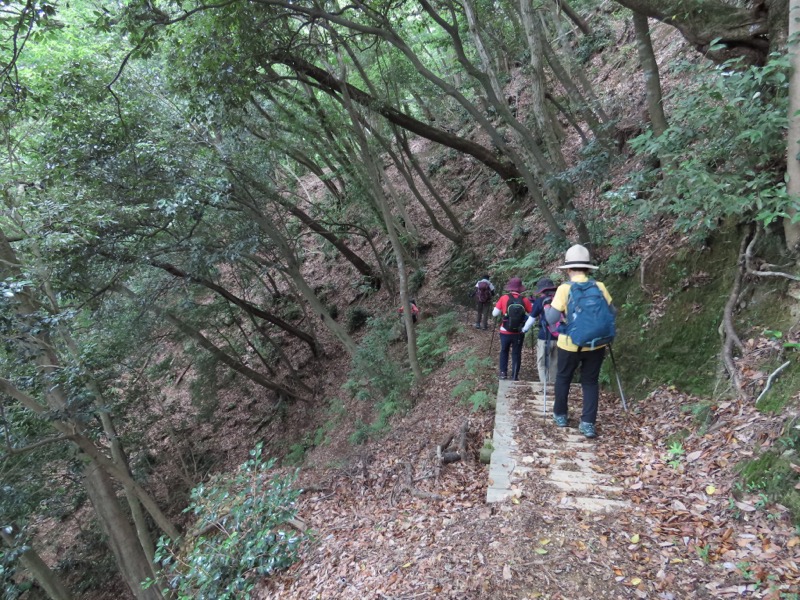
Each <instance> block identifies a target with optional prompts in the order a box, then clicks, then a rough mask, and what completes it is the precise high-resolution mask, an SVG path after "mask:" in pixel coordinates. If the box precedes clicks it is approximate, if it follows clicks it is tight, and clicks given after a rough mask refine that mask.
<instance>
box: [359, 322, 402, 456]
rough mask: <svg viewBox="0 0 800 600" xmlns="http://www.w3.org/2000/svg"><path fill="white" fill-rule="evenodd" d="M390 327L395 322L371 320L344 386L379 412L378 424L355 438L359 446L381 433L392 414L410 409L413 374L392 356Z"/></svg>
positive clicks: (376, 421) (362, 429) (369, 426)
mask: <svg viewBox="0 0 800 600" xmlns="http://www.w3.org/2000/svg"><path fill="white" fill-rule="evenodd" d="M391 324H392V320H391V319H388V318H372V319H369V320H368V322H367V332H366V334H365V335H364V337H363V339H362V340H361V343H360V344H359V346H358V349H357V350H356V353H355V355H353V361H352V364H351V368H350V373H349V377H348V379H347V381H346V382H345V384H344V389H345V390H346V391H348V392H349V393H350V394H352V396H353V397H354V398H356V399H358V400H364V401H370V402H373V403H374V405H375V407H376V409H377V410H378V418H377V419H376V420H375V422H374V423H372V424H370V425H368V426H364V427H362V428H361V431H360V432H359V433H358V435H357V436H355V438H353V440H355V441H356V443H362V442H364V441H366V438H368V437H369V435H370V434H371V433H377V432H379V431H382V430H383V429H384V428H385V427H386V425H387V424H388V419H389V418H390V417H391V416H392V414H394V413H395V412H397V411H399V410H404V409H406V408H408V407H409V406H410V401H409V399H408V392H409V390H410V388H411V382H412V374H411V372H410V370H409V369H408V368H407V367H405V366H404V365H403V364H402V363H401V361H398V360H396V359H395V357H393V356H391V355H390V353H389V350H390V347H391V345H390V338H391V335H392V327H391ZM351 441H352V440H351Z"/></svg>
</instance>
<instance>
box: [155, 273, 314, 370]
mask: <svg viewBox="0 0 800 600" xmlns="http://www.w3.org/2000/svg"><path fill="white" fill-rule="evenodd" d="M149 264H150V265H152V266H154V267H156V268H158V269H162V270H163V271H166V272H167V273H169V274H170V275H173V276H174V277H178V278H180V279H185V280H186V281H190V282H194V283H197V284H199V285H202V286H203V287H206V288H208V289H209V290H211V291H212V292H215V293H216V294H219V295H220V296H221V297H223V298H225V300H227V301H228V302H230V303H231V304H234V305H236V306H238V307H239V308H241V309H242V310H243V311H245V312H246V313H247V314H249V315H252V316H254V317H258V318H259V319H263V320H264V321H267V322H268V323H272V324H273V325H275V326H277V327H279V328H280V329H282V330H283V331H285V332H286V333H288V334H289V335H292V336H294V337H296V338H297V339H299V340H302V341H303V342H305V343H306V344H308V346H309V348H311V353H312V354H313V355H314V356H319V351H320V348H319V343H318V342H317V339H316V338H315V337H314V336H312V335H311V334H309V333H307V332H305V331H303V330H302V329H300V328H299V327H295V326H294V325H292V324H291V323H289V322H287V321H284V320H283V319H281V318H280V317H279V316H277V315H273V314H272V313H270V312H267V311H265V310H263V309H261V308H259V307H258V306H256V305H255V304H253V303H251V302H248V301H247V300H244V299H243V298H239V297H238V296H236V295H234V294H232V293H231V292H229V291H228V290H226V289H225V288H223V287H222V286H220V285H217V284H216V283H214V282H213V281H210V280H208V279H205V278H203V277H195V276H193V275H190V274H189V273H187V272H185V271H183V270H182V269H179V268H178V267H176V266H175V265H171V264H169V263H162V262H159V261H155V260H153V261H150V263H149Z"/></svg>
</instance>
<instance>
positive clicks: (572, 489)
mask: <svg viewBox="0 0 800 600" xmlns="http://www.w3.org/2000/svg"><path fill="white" fill-rule="evenodd" d="M573 390H580V385H578V384H573V385H572V388H571V390H570V392H572V391H573ZM512 392H513V394H514V399H515V401H517V402H519V401H520V400H522V401H527V402H534V403H536V402H538V403H539V406H542V405H543V404H544V393H543V386H542V384H541V382H536V381H534V382H531V381H509V380H507V379H506V380H500V381H499V382H498V386H497V405H496V409H495V429H494V436H493V439H492V443H493V445H494V448H495V450H494V451H493V452H492V457H491V461H490V465H489V482H488V483H489V485H488V486H487V490H486V502H502V501H505V500H508V499H509V498H512V497H520V496H522V495H524V491H525V486H526V484H528V483H529V481H530V479H528V477H530V475H529V473H531V472H532V471H536V472H538V473H547V475H546V477H544V481H546V482H547V483H549V484H551V485H553V486H555V487H556V488H557V489H559V490H563V491H565V492H568V493H569V494H570V495H569V496H566V497H565V498H563V499H562V500H561V504H560V506H564V507H566V508H572V509H578V510H586V511H601V510H611V509H618V508H624V507H627V506H629V504H628V503H627V502H623V501H621V500H615V499H611V498H590V497H589V496H592V495H599V494H602V493H608V494H620V493H622V488H619V487H616V486H612V485H605V482H607V481H608V479H609V478H608V476H607V475H605V474H604V473H598V472H596V471H594V470H593V469H592V462H593V461H594V460H595V455H594V448H595V445H594V444H593V443H590V442H588V441H587V439H586V438H585V437H584V436H582V435H579V434H578V432H577V430H576V429H575V428H569V429H566V430H565V429H559V428H557V427H548V426H546V425H545V426H544V427H541V426H537V427H535V428H534V429H535V431H534V432H527V431H524V430H521V429H520V427H519V426H518V425H517V419H518V416H519V415H520V414H522V413H523V412H528V413H530V407H528V408H527V410H521V409H519V408H515V409H512V408H511V405H512V401H511V398H510V396H509V394H510V393H512ZM554 399H555V398H554V393H553V390H552V388H550V387H549V386H548V390H547V407H548V410H547V411H545V413H544V414H543V415H542V414H541V413H540V411H534V414H536V413H539V416H540V417H541V418H542V419H546V420H552V406H553V404H552V402H553V400H554ZM518 406H519V405H517V407H518ZM523 436H525V437H526V438H527V439H526V445H528V447H530V444H531V443H533V445H534V447H535V448H536V450H534V451H533V452H531V453H530V454H528V455H526V456H521V453H520V449H519V443H518V442H517V440H522V439H523ZM566 454H568V456H565V455H566ZM570 468H572V469H574V470H570ZM526 476H527V477H526ZM536 477H537V478H540V477H542V476H539V475H537V476H536ZM575 495H577V497H576V496H575Z"/></svg>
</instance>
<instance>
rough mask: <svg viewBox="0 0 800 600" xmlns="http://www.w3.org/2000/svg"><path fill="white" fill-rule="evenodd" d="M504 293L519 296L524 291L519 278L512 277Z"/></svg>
mask: <svg viewBox="0 0 800 600" xmlns="http://www.w3.org/2000/svg"><path fill="white" fill-rule="evenodd" d="M506 291H507V292H517V293H518V294H521V293H522V292H524V291H525V284H523V283H522V280H521V279H520V278H519V277H512V278H511V279H510V280H509V281H508V283H507V284H506Z"/></svg>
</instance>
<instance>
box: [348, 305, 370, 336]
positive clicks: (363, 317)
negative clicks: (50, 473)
mask: <svg viewBox="0 0 800 600" xmlns="http://www.w3.org/2000/svg"><path fill="white" fill-rule="evenodd" d="M369 317H370V314H369V311H368V310H367V309H366V308H361V307H360V306H354V307H353V308H351V309H350V310H348V311H347V331H348V333H354V332H356V331H358V330H359V329H361V328H362V327H363V326H364V325H366V324H367V321H368V320H369Z"/></svg>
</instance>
